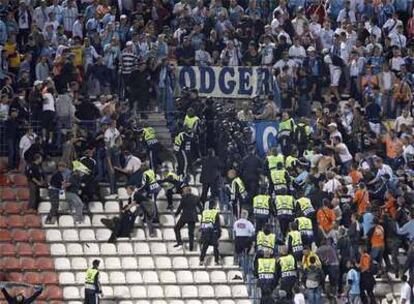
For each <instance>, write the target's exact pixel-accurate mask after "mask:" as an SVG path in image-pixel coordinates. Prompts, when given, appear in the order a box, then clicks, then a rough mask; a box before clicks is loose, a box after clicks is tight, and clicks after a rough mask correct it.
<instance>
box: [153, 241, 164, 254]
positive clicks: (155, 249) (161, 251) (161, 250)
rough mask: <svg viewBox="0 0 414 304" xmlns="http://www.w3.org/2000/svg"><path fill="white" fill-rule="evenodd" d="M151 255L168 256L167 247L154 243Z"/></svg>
mask: <svg viewBox="0 0 414 304" xmlns="http://www.w3.org/2000/svg"><path fill="white" fill-rule="evenodd" d="M150 248H151V253H152V254H158V255H161V254H162V255H165V254H167V246H165V244H164V243H152V244H151V245H150Z"/></svg>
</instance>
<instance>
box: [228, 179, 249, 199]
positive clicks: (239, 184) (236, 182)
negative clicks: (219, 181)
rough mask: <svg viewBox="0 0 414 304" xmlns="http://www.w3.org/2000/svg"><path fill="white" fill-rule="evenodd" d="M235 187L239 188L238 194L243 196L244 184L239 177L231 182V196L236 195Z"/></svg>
mask: <svg viewBox="0 0 414 304" xmlns="http://www.w3.org/2000/svg"><path fill="white" fill-rule="evenodd" d="M236 185H237V186H238V188H239V194H241V195H244V193H245V192H246V188H245V187H244V183H243V181H242V180H241V178H240V177H236V178H235V179H233V181H232V182H231V191H232V192H233V194H236Z"/></svg>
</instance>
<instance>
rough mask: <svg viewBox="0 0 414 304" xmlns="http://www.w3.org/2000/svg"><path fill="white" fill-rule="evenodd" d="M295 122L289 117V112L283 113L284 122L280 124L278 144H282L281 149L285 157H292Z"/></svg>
mask: <svg viewBox="0 0 414 304" xmlns="http://www.w3.org/2000/svg"><path fill="white" fill-rule="evenodd" d="M295 128H296V125H295V121H294V120H293V118H291V117H290V116H289V113H288V112H283V113H282V120H281V121H280V123H279V129H278V142H279V143H280V148H281V150H282V153H283V155H285V156H288V155H290V152H291V148H292V142H291V139H292V137H293V136H292V135H293V132H295Z"/></svg>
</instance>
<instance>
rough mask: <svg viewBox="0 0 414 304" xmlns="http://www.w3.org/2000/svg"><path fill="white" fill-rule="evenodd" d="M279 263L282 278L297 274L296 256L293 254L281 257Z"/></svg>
mask: <svg viewBox="0 0 414 304" xmlns="http://www.w3.org/2000/svg"><path fill="white" fill-rule="evenodd" d="M279 263H280V270H281V272H282V278H283V277H290V276H296V268H295V258H294V257H293V256H292V255H291V254H289V255H285V256H282V257H280V258H279Z"/></svg>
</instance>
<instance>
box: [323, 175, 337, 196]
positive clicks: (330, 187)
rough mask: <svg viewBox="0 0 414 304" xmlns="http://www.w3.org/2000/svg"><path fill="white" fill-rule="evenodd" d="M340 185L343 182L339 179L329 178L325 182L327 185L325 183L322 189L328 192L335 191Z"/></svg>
mask: <svg viewBox="0 0 414 304" xmlns="http://www.w3.org/2000/svg"><path fill="white" fill-rule="evenodd" d="M340 186H341V183H340V182H339V181H338V180H337V179H335V178H333V179H330V180H328V181H327V182H326V183H325V185H323V189H322V191H323V192H327V193H334V192H336V190H337V189H338V188H339V187H340Z"/></svg>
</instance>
